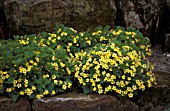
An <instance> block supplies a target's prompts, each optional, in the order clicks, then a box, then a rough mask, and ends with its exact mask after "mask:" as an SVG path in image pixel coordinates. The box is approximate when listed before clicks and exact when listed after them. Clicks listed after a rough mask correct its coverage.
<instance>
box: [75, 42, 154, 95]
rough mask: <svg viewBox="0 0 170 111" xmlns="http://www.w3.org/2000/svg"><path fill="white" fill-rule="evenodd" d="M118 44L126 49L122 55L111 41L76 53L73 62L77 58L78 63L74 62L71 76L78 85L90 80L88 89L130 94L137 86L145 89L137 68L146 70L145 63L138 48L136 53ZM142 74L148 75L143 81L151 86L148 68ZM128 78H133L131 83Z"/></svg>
mask: <svg viewBox="0 0 170 111" xmlns="http://www.w3.org/2000/svg"><path fill="white" fill-rule="evenodd" d="M122 48H123V49H125V50H127V51H128V52H127V54H126V55H123V54H122V52H121V49H120V48H119V47H117V46H116V45H115V44H114V43H111V44H110V45H108V46H105V47H101V48H100V50H98V51H96V50H92V51H90V53H86V52H79V53H76V54H75V55H76V57H75V58H74V60H73V62H74V61H79V65H75V70H76V72H75V75H74V76H75V77H76V78H77V79H78V81H79V83H80V84H81V85H82V86H86V87H90V86H88V85H89V84H90V85H91V86H92V87H93V88H92V89H91V90H92V91H94V92H97V93H99V94H106V93H108V92H111V91H115V92H117V93H118V94H120V95H122V96H125V95H128V97H129V98H132V97H133V96H134V93H135V92H136V91H137V90H145V86H146V83H144V81H143V80H141V78H140V77H139V74H138V73H137V70H140V68H141V67H143V68H144V69H146V70H147V68H149V67H148V66H149V65H147V64H145V63H143V62H142V55H141V54H142V52H140V53H138V52H136V51H135V50H132V48H131V47H130V46H122ZM108 49H110V50H108ZM82 58H87V59H85V60H83V59H82ZM82 60H83V61H84V62H83V63H82V62H81V61H82ZM121 70H122V71H123V72H122V71H121ZM116 71H117V72H116ZM142 75H143V74H142ZM145 76H148V77H149V79H148V80H147V85H148V87H151V86H152V85H153V84H154V82H155V77H154V74H153V73H152V70H150V72H148V73H147V74H146V75H145ZM101 81H102V82H101ZM132 81H136V82H135V83H133V84H132ZM134 84H135V85H134Z"/></svg>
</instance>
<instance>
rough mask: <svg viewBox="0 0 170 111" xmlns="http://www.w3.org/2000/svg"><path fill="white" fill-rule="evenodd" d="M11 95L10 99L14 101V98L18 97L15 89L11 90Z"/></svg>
mask: <svg viewBox="0 0 170 111" xmlns="http://www.w3.org/2000/svg"><path fill="white" fill-rule="evenodd" d="M11 97H12V100H13V101H14V102H16V100H17V99H18V97H19V93H17V92H16V91H14V92H12V94H11Z"/></svg>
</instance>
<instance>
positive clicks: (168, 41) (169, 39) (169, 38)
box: [165, 34, 170, 51]
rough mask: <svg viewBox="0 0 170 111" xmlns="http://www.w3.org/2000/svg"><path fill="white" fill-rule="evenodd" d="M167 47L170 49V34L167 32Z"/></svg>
mask: <svg viewBox="0 0 170 111" xmlns="http://www.w3.org/2000/svg"><path fill="white" fill-rule="evenodd" d="M165 49H166V50H167V51H170V34H166V40H165Z"/></svg>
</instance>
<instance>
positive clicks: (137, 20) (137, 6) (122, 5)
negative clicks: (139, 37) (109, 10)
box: [116, 0, 166, 42]
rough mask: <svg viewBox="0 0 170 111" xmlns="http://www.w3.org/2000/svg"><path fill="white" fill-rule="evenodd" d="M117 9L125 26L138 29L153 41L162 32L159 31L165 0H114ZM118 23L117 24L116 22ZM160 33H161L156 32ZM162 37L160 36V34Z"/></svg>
mask: <svg viewBox="0 0 170 111" xmlns="http://www.w3.org/2000/svg"><path fill="white" fill-rule="evenodd" d="M116 1H117V2H116V4H117V6H118V7H117V10H119V12H122V14H123V15H122V16H123V20H124V21H125V24H126V26H127V27H129V26H132V27H135V28H137V29H139V30H140V31H141V32H142V33H143V34H144V35H145V36H147V37H150V38H151V39H152V41H153V42H158V41H155V39H156V40H157V38H158V37H159V36H160V35H161V34H162V32H161V31H162V30H161V31H160V27H161V23H162V15H163V12H164V6H165V5H166V2H165V0H116ZM118 25H119V24H118ZM158 33H161V34H158ZM161 37H162V36H161Z"/></svg>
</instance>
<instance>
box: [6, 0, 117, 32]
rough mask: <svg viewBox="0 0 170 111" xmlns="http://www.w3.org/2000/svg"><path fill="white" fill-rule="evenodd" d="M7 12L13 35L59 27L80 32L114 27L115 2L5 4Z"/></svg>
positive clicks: (16, 0)
mask: <svg viewBox="0 0 170 111" xmlns="http://www.w3.org/2000/svg"><path fill="white" fill-rule="evenodd" d="M4 11H5V15H6V19H7V23H8V26H9V28H10V31H11V32H13V33H19V34H20V33H21V34H28V33H38V32H41V31H52V29H53V28H54V27H55V25H56V23H59V24H65V25H66V26H69V27H73V28H75V29H77V30H78V31H85V30H88V29H90V28H92V27H95V26H98V25H114V19H115V18H116V16H115V15H116V14H115V13H116V7H115V2H114V0H105V1H103V0H93V1H91V0H5V2H4Z"/></svg>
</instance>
